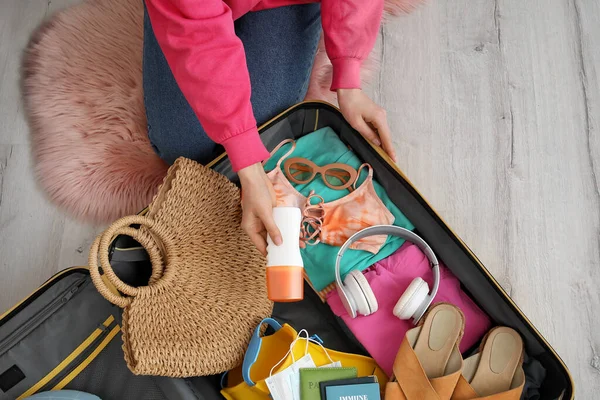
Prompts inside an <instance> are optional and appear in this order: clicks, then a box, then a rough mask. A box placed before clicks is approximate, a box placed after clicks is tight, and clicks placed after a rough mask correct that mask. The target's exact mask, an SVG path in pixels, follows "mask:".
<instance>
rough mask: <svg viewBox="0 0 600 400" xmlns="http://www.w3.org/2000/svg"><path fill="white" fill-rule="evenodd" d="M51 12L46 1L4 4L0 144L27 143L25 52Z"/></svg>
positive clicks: (0, 25) (0, 46)
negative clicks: (22, 74) (23, 85)
mask: <svg viewBox="0 0 600 400" xmlns="http://www.w3.org/2000/svg"><path fill="white" fill-rule="evenodd" d="M47 11H48V4H47V2H46V1H39V0H20V1H8V2H3V4H2V13H1V16H0V93H2V96H0V144H25V143H27V140H28V129H27V124H26V123H25V120H24V118H23V115H22V104H21V94H20V89H19V77H20V75H19V67H20V64H21V52H22V50H23V48H24V47H25V45H26V44H27V41H28V40H29V35H30V34H31V32H32V31H33V30H34V29H35V27H36V26H37V25H38V24H39V23H40V22H41V21H42V19H43V18H44V16H45V15H46V13H47Z"/></svg>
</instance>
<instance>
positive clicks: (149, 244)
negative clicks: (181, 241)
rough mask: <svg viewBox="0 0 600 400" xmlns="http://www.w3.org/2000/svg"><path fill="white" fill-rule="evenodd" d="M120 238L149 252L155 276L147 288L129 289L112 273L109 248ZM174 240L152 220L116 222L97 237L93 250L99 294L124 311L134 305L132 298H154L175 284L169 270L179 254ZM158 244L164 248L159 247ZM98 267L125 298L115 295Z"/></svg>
mask: <svg viewBox="0 0 600 400" xmlns="http://www.w3.org/2000/svg"><path fill="white" fill-rule="evenodd" d="M131 225H140V227H144V228H145V230H141V229H135V228H132V227H131ZM118 235H126V236H130V237H132V238H133V239H135V240H136V241H137V242H138V243H140V244H141V245H142V247H144V249H145V250H146V251H147V252H148V255H149V256H150V263H151V265H152V275H151V276H150V283H149V284H148V286H140V287H133V286H130V285H128V284H126V283H125V282H123V281H122V280H121V279H119V277H118V276H117V275H116V274H115V272H114V271H113V269H112V267H111V265H110V260H109V258H108V255H109V249H110V244H111V243H112V242H113V240H114V239H115V238H116V237H117V236H118ZM171 238H173V236H172V235H171V234H170V233H169V232H168V229H167V228H166V227H165V226H162V225H161V226H158V224H157V223H156V222H155V221H154V220H153V219H152V218H149V217H147V216H143V215H131V216H128V217H123V218H120V219H118V220H116V221H115V222H114V223H112V224H111V225H110V226H109V227H108V228H107V229H106V230H105V231H104V232H102V233H101V234H100V235H98V237H97V238H96V240H94V243H93V244H92V247H91V249H90V256H89V268H90V276H91V278H92V281H93V282H94V285H95V286H96V288H97V289H98V292H100V294H101V295H102V296H104V298H105V299H107V300H108V301H110V302H111V303H113V304H114V305H116V306H118V307H121V308H125V307H127V306H128V305H129V304H131V301H132V299H133V297H135V296H137V295H139V294H140V293H141V292H148V294H149V295H152V294H156V293H158V292H159V291H161V290H164V289H165V287H166V286H167V285H168V284H169V283H170V282H171V281H172V279H173V275H174V270H173V268H169V265H173V264H174V263H176V254H175V252H174V246H173V241H172V239H171ZM157 241H159V242H160V244H161V245H162V246H159V243H157ZM163 258H164V261H163ZM98 259H100V265H98ZM99 266H101V267H102V270H103V272H104V276H105V277H106V279H107V280H108V281H109V282H110V283H111V284H112V285H113V286H114V287H115V288H116V289H117V290H118V291H119V292H121V293H123V294H125V295H126V296H123V295H121V294H116V293H114V292H113V291H112V290H111V289H110V288H109V287H108V286H107V284H106V282H105V281H104V280H103V278H102V276H101V275H100V271H99ZM163 272H164V273H163Z"/></svg>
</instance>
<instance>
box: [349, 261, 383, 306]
mask: <svg viewBox="0 0 600 400" xmlns="http://www.w3.org/2000/svg"><path fill="white" fill-rule="evenodd" d="M344 286H345V287H346V290H347V291H348V292H349V295H350V296H352V298H353V300H354V304H355V305H356V311H357V312H358V314H361V315H370V314H373V313H374V312H375V311H377V309H378V308H379V305H378V304H377V298H376V297H375V294H374V293H373V290H372V289H371V285H369V281H367V278H365V276H364V275H363V274H362V273H361V272H360V271H356V270H353V271H350V272H349V273H348V275H347V276H346V279H344Z"/></svg>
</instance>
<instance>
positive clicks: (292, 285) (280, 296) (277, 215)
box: [267, 207, 304, 302]
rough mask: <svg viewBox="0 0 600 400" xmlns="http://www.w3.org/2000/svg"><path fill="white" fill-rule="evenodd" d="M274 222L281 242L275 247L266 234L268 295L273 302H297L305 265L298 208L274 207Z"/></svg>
mask: <svg viewBox="0 0 600 400" xmlns="http://www.w3.org/2000/svg"><path fill="white" fill-rule="evenodd" d="M273 219H275V224H277V227H278V228H279V231H280V232H281V238H282V239H283V243H282V244H281V246H276V245H275V243H273V241H272V240H271V237H269V236H268V235H267V296H268V297H269V300H272V301H276V302H293V301H300V300H302V299H303V298H304V263H303V262H302V256H301V255H300V224H301V222H302V214H301V212H300V209H299V208H298V207H275V208H273Z"/></svg>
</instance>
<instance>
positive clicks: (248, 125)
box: [146, 0, 269, 171]
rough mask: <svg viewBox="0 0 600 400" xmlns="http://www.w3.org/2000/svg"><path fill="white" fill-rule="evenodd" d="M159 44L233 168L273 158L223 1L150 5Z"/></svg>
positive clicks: (153, 1)
mask: <svg viewBox="0 0 600 400" xmlns="http://www.w3.org/2000/svg"><path fill="white" fill-rule="evenodd" d="M146 6H147V8H148V15H149V17H150V21H151V22H152V28H153V30H154V34H155V36H156V39H157V41H158V43H159V45H160V47H161V49H162V51H163V53H164V55H165V57H166V59H167V62H168V64H169V67H170V68H171V71H172V72H173V76H174V77H175V80H176V81H177V84H178V85H179V87H180V89H181V91H182V93H183V95H184V96H185V98H186V99H187V101H188V102H189V103H190V105H191V107H192V109H193V110H194V112H195V113H196V116H197V117H198V119H199V120H200V123H201V124H202V127H203V128H204V130H205V131H206V133H207V134H208V136H209V137H210V138H211V139H212V140H214V141H215V142H217V143H219V144H222V145H223V146H224V147H225V150H226V151H227V154H228V156H229V159H230V160H231V163H232V165H233V168H234V169H235V170H236V171H238V170H240V169H242V168H245V167H247V166H250V165H252V164H255V163H257V162H260V161H262V160H264V159H266V158H267V157H268V156H269V153H268V152H267V150H266V148H265V147H264V145H263V144H262V142H261V140H260V138H259V135H258V130H257V128H256V120H255V118H254V114H253V112H252V106H251V103H250V78H249V75H248V69H247V67H246V56H245V53H244V48H243V45H242V42H241V41H240V39H239V38H238V37H237V36H236V34H235V30H234V27H233V18H232V15H231V10H230V9H229V7H228V6H227V5H226V4H225V3H224V2H223V1H222V0H202V1H200V0H146Z"/></svg>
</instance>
